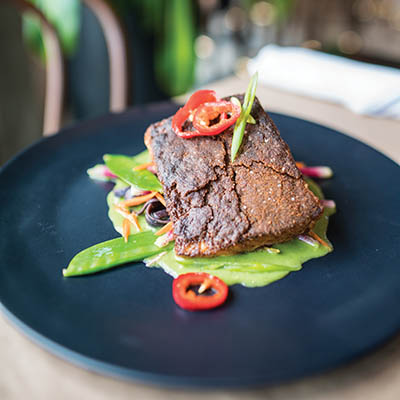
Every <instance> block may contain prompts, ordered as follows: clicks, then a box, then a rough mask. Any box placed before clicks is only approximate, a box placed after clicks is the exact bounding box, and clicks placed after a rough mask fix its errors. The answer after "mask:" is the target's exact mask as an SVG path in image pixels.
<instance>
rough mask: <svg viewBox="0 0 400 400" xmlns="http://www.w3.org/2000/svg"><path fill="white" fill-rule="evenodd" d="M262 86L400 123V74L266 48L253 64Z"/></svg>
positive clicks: (312, 53)
mask: <svg viewBox="0 0 400 400" xmlns="http://www.w3.org/2000/svg"><path fill="white" fill-rule="evenodd" d="M248 71H249V73H250V74H253V73H254V72H256V71H258V73H259V81H260V83H264V84H266V85H270V86H275V87H277V88H280V89H284V90H288V91H291V92H294V93H298V94H302V95H306V96H311V97H315V98H318V99H322V100H328V101H332V102H335V103H339V104H342V105H344V106H345V107H348V108H349V109H350V110H352V111H354V112H356V113H359V114H366V115H371V116H379V117H385V118H397V119H400V70H397V69H395V68H388V67H382V66H378V65H372V64H365V63H362V62H359V61H353V60H348V59H345V58H342V57H338V56H332V55H329V54H325V53H321V52H318V51H314V50H309V49H304V48H301V47H279V46H276V45H273V44H270V45H268V46H265V47H264V48H262V49H261V50H260V52H259V53H258V54H257V56H256V57H255V58H253V59H252V60H250V61H249V64H248Z"/></svg>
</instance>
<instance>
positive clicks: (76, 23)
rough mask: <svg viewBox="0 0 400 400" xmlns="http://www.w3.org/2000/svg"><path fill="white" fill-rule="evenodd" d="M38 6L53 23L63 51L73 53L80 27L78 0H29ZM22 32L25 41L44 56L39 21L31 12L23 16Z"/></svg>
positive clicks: (68, 53)
mask: <svg viewBox="0 0 400 400" xmlns="http://www.w3.org/2000/svg"><path fill="white" fill-rule="evenodd" d="M29 1H30V2H31V3H32V4H33V5H35V6H36V7H37V8H39V9H40V10H41V11H42V12H43V14H44V15H45V16H46V17H47V18H48V20H49V21H50V22H51V23H52V24H53V25H54V27H55V29H56V31H57V33H58V35H59V38H60V41H61V45H62V48H63V50H64V52H65V53H66V54H67V55H70V54H72V53H73V51H74V50H75V48H76V45H77V42H78V36H79V27H80V1H79V0H29ZM23 34H24V37H25V38H26V41H27V43H28V44H29V45H30V46H31V47H32V49H33V50H34V51H35V52H37V53H38V54H39V55H40V56H42V57H44V45H43V38H42V32H41V27H40V22H39V21H38V19H37V18H36V17H35V16H33V15H32V14H31V13H26V14H25V15H24V17H23Z"/></svg>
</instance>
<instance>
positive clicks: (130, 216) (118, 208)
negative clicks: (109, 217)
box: [115, 205, 142, 232]
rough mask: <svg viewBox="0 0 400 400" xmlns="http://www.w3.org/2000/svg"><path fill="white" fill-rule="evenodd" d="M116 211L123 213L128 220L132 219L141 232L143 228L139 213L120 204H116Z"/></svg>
mask: <svg viewBox="0 0 400 400" xmlns="http://www.w3.org/2000/svg"><path fill="white" fill-rule="evenodd" d="M115 211H116V212H117V213H118V214H121V215H122V216H123V217H124V218H126V219H127V220H128V221H130V222H131V223H132V224H133V225H134V226H135V227H136V229H137V230H138V231H139V232H141V231H142V228H141V226H140V224H139V220H138V218H137V215H136V213H135V212H134V211H132V212H129V211H128V210H127V209H126V208H124V207H121V206H120V205H116V206H115Z"/></svg>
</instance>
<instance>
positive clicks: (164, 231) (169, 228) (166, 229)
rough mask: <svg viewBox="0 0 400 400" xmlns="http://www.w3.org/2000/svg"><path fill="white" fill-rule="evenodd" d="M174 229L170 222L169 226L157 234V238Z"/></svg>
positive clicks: (165, 226)
mask: <svg viewBox="0 0 400 400" xmlns="http://www.w3.org/2000/svg"><path fill="white" fill-rule="evenodd" d="M171 229H172V222H168V224H166V225H164V226H163V227H162V228H161V229H160V230H159V231H157V232H156V233H155V235H156V236H161V235H163V234H164V233H167V232H169V231H170V230H171Z"/></svg>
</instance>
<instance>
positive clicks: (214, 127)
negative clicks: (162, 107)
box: [171, 90, 240, 139]
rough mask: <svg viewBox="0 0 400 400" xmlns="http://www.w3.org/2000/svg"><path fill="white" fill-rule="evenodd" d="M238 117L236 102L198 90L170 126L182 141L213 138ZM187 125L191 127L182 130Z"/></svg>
mask: <svg viewBox="0 0 400 400" xmlns="http://www.w3.org/2000/svg"><path fill="white" fill-rule="evenodd" d="M239 104H240V103H239ZM239 115H240V106H239V105H238V104H237V103H236V102H231V101H227V100H221V99H218V97H217V96H216V94H215V92H214V91H213V90H198V91H197V92H195V93H194V94H192V96H191V97H190V98H189V100H188V101H187V103H186V104H185V105H184V106H183V107H182V108H180V109H179V110H178V111H177V113H176V114H175V115H174V116H173V118H172V122H171V126H172V129H173V131H174V132H175V133H176V135H178V136H179V137H181V138H184V139H190V138H193V137H197V136H214V135H218V134H219V133H221V132H223V131H224V130H226V129H227V128H229V127H230V126H231V125H233V124H234V123H235V121H236V120H237V119H238V118H239ZM188 123H189V125H190V124H191V126H190V127H187V128H184V126H185V125H186V124H188ZM185 129H186V130H185Z"/></svg>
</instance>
